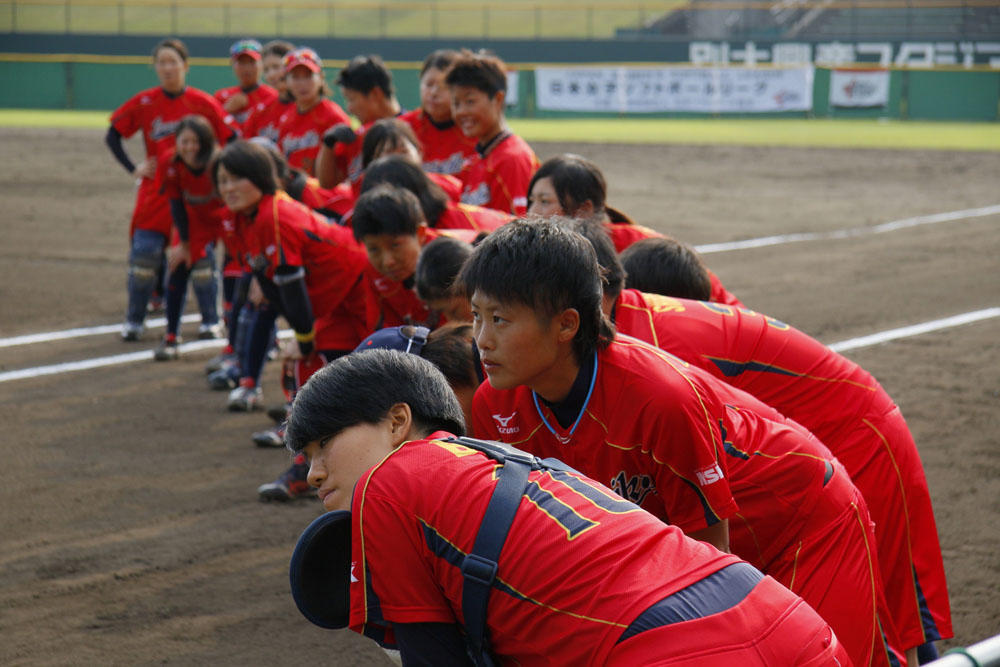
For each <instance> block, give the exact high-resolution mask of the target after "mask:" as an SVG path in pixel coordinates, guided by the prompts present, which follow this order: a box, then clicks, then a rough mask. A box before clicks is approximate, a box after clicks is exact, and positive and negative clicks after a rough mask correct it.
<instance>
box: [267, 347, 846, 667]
mask: <svg viewBox="0 0 1000 667" xmlns="http://www.w3.org/2000/svg"><path fill="white" fill-rule="evenodd" d="M464 430H465V428H464V419H463V416H462V410H461V408H460V407H459V404H458V402H457V400H456V398H455V395H454V394H453V393H452V391H451V389H450V388H449V386H448V383H447V381H446V380H445V378H444V376H443V375H442V374H441V373H440V371H438V370H437V369H436V368H435V367H434V366H433V365H432V364H431V363H430V362H428V361H426V360H424V359H422V358H419V357H417V356H416V355H412V354H406V353H402V352H399V351H394V350H371V351H365V352H361V353H357V354H353V355H349V356H346V357H342V358H340V359H337V360H335V361H333V362H332V363H330V364H329V365H328V366H327V367H325V368H323V369H322V370H320V371H318V372H317V373H316V374H315V375H313V376H312V378H310V380H309V382H308V383H307V384H306V385H305V386H304V387H303V388H302V389H301V390H300V392H299V394H298V396H297V397H296V399H295V402H294V404H293V405H292V410H291V414H290V416H289V420H288V428H287V431H286V435H285V438H286V443H287V445H288V447H289V449H291V450H292V451H294V452H300V451H302V452H304V453H305V456H306V458H307V459H308V461H309V464H310V470H309V483H310V484H312V485H313V486H315V487H317V488H318V489H319V496H320V498H321V499H322V501H323V505H324V507H325V508H326V509H327V510H331V512H330V513H329V514H326V515H324V516H322V517H320V518H319V519H317V520H316V521H315V522H314V523H313V524H312V525H311V526H310V527H309V528H308V529H307V530H306V532H305V533H303V536H302V538H301V539H300V541H299V544H298V545H297V547H296V551H295V554H294V555H293V558H292V568H291V579H292V591H293V595H294V596H295V599H296V602H297V603H298V604H299V608H300V610H302V611H303V613H304V614H305V615H306V617H307V618H309V619H310V620H312V621H314V622H316V623H317V624H320V625H323V626H324V627H347V626H349V627H350V628H351V629H352V630H354V631H356V632H359V633H362V634H365V635H366V636H368V637H370V638H372V639H374V640H376V641H377V642H378V643H380V644H381V645H382V646H383V647H387V648H398V649H399V650H400V651H401V653H402V658H403V663H404V664H414V665H441V664H449V665H451V664H476V665H490V664H518V665H549V664H551V665H636V664H654V663H655V664H658V665H666V664H669V665H681V664H684V665H688V664H691V665H693V664H698V665H709V666H712V665H718V666H720V667H721V666H723V665H727V666H728V665H837V664H839V665H848V664H850V660H849V658H848V657H847V654H846V653H845V651H844V650H843V647H842V646H841V645H840V644H839V643H838V641H837V639H836V637H835V636H834V634H833V630H832V629H831V628H830V626H829V625H828V624H827V623H826V622H825V621H823V620H822V619H821V618H820V617H819V616H818V615H817V614H816V613H815V612H814V611H813V610H812V609H811V608H810V607H809V606H808V605H807V604H806V603H805V602H803V601H802V599H801V598H799V597H797V596H796V595H795V594H793V593H791V592H790V591H789V590H787V589H786V588H784V587H782V586H781V585H780V584H778V583H777V582H776V581H775V580H774V579H772V578H771V577H768V576H765V575H763V574H761V573H760V572H759V571H758V570H757V569H755V568H754V567H753V566H751V565H750V564H748V563H746V562H744V561H742V560H740V559H739V558H737V557H736V556H733V555H731V554H727V553H723V552H721V551H718V550H717V549H715V548H714V547H712V546H710V545H708V544H705V543H703V542H699V541H696V540H693V539H691V538H688V537H686V536H685V535H684V533H683V532H682V531H681V530H680V529H678V528H676V527H674V526H670V525H666V524H664V523H663V522H661V521H660V520H659V519H657V518H656V517H654V516H653V515H651V514H647V513H646V512H645V511H643V510H641V509H640V508H639V507H638V506H636V505H634V504H632V503H631V502H629V501H627V500H624V499H622V498H621V497H619V496H618V495H617V494H615V493H614V492H612V491H611V490H610V489H608V488H607V487H605V486H602V485H601V484H599V483H597V482H595V481H593V480H591V479H589V478H587V477H584V476H583V475H580V474H579V473H577V472H575V471H574V470H572V469H571V468H569V467H568V466H566V465H565V464H562V463H561V462H559V461H555V460H552V459H546V460H539V459H537V458H535V457H533V456H531V455H529V454H527V453H525V452H521V451H519V450H516V449H513V448H511V447H509V446H507V445H502V444H499V443H490V442H486V441H478V440H472V439H468V438H463V437H456V436H461V434H462V433H463V432H464ZM346 510H349V512H347V511H346ZM331 527H335V528H331ZM327 529H329V531H332V532H331V533H330V534H336V535H338V536H339V538H338V539H337V540H331V539H322V538H321V537H320V536H321V535H323V534H324V533H325V532H328V530H327ZM348 541H349V542H350V546H349V547H348V546H347V544H346V542H348ZM338 547H339V548H338ZM317 552H319V553H317ZM347 553H350V558H349V559H348V557H347ZM338 554H339V555H340V559H339V562H340V565H339V567H330V566H329V564H330V563H331V562H333V561H338V556H337V555H338ZM348 582H349V583H348Z"/></svg>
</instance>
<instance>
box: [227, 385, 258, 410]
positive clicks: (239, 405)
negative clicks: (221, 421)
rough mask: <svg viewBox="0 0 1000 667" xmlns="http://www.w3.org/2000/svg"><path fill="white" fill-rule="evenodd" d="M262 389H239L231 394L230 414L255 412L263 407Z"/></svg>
mask: <svg viewBox="0 0 1000 667" xmlns="http://www.w3.org/2000/svg"><path fill="white" fill-rule="evenodd" d="M260 402H261V390H260V387H237V388H236V389H233V390H232V391H231V392H229V411H230V412H253V411H254V410H259V409H260V407H261V405H260Z"/></svg>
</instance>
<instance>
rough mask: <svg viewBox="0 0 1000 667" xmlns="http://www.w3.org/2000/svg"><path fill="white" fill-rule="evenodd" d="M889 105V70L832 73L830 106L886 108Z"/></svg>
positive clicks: (836, 70)
mask: <svg viewBox="0 0 1000 667" xmlns="http://www.w3.org/2000/svg"><path fill="white" fill-rule="evenodd" d="M888 103H889V70H884V69H881V70H871V69H869V70H857V69H835V70H832V71H831V72H830V106H833V107H884V106H885V105H887V104H888Z"/></svg>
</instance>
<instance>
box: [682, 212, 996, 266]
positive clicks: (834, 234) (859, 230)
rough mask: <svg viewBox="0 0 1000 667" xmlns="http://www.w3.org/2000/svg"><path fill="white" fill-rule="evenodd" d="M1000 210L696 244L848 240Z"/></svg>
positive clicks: (740, 246)
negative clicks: (827, 230)
mask: <svg viewBox="0 0 1000 667" xmlns="http://www.w3.org/2000/svg"><path fill="white" fill-rule="evenodd" d="M997 213H1000V204H996V205H993V206H983V207H981V208H967V209H964V210H961V211H949V212H947V213H934V214H933V215H918V216H916V217H915V218H904V219H902V220H892V221H890V222H883V223H882V224H880V225H874V226H872V227H850V228H848V229H835V230H833V231H830V232H802V233H797V234H779V235H777V236H762V237H760V238H756V239H746V240H744V241H731V242H728V243H706V244H703V245H696V246H695V247H694V249H695V250H697V251H698V252H700V253H701V254H703V255H708V254H710V253H715V252H727V251H730V250H746V249H748V248H764V247H767V246H773V245H782V244H785V243H797V242H799V241H822V240H827V239H847V238H853V237H856V236H866V235H868V234H884V233H886V232H894V231H896V230H899V229H906V228H908V227H919V226H920V225H932V224H935V223H938V222H954V221H956V220H967V219H969V218H981V217H983V216H987V215H995V214H997Z"/></svg>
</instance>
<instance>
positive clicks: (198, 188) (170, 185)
mask: <svg viewBox="0 0 1000 667" xmlns="http://www.w3.org/2000/svg"><path fill="white" fill-rule="evenodd" d="M156 177H157V179H158V180H159V182H160V192H161V193H162V194H164V195H165V196H166V197H167V199H180V200H181V201H183V202H184V210H185V211H186V212H187V219H188V228H187V238H186V239H183V237H182V239H183V240H185V241H189V247H190V251H191V263H192V264H193V263H194V262H197V261H198V260H199V259H201V258H202V257H204V256H205V246H206V245H207V244H208V243H211V242H213V241H215V240H216V239H217V238H219V236H220V235H221V233H222V230H221V228H220V224H221V222H222V218H223V216H224V215H225V213H226V212H227V209H226V208H225V206H224V205H223V203H222V200H221V199H219V197H218V195H217V194H216V193H215V185H214V184H213V183H212V175H211V173H209V170H208V168H207V167H206V168H204V169H201V170H200V171H192V170H191V168H190V167H188V166H187V164H186V163H185V162H184V161H183V160H181V159H180V158H179V157H177V155H176V153H175V151H174V149H171V150H169V151H167V152H166V153H164V154H163V155H162V156H160V159H159V163H158V164H157V166H156ZM178 231H180V230H178Z"/></svg>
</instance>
